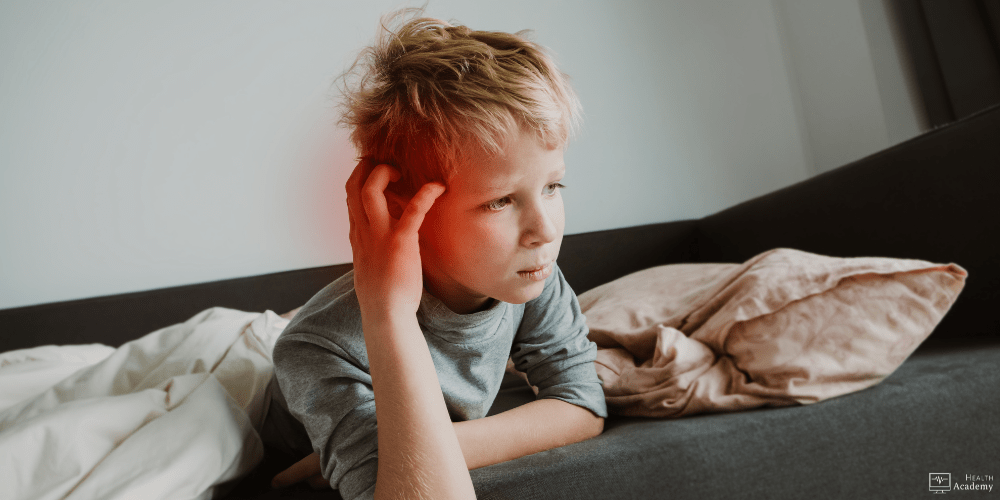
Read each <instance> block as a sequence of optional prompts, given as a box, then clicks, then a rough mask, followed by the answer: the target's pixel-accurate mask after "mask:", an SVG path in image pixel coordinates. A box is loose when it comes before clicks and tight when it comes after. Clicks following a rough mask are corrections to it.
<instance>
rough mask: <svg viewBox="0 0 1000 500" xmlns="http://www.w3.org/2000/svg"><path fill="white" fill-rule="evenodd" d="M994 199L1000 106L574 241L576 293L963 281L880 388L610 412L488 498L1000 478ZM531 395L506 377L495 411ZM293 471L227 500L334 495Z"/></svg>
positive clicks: (570, 251)
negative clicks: (665, 413)
mask: <svg viewBox="0 0 1000 500" xmlns="http://www.w3.org/2000/svg"><path fill="white" fill-rule="evenodd" d="M998 198H1000V107H994V108H991V109H988V110H985V111H983V112H981V113H979V114H976V115H974V116H971V117H969V118H966V119H963V120H961V121H958V122H955V123H952V124H950V125H947V126H945V127H940V128H938V129H936V130H933V131H931V132H928V133H926V134H923V135H921V136H919V137H916V138H914V139H912V140H910V141H907V142H905V143H902V144H899V145H897V146H894V147H892V148H889V149H887V150H885V151H882V152H879V153H876V154H874V155H871V156H869V157H867V158H864V159H862V160H859V161H857V162H854V163H852V164H849V165H846V166H843V167H841V168H839V169H836V170H833V171H831V172H827V173H825V174H822V175H819V176H816V177H813V178H811V179H808V180H806V181H804V182H801V183H798V184H796V185H793V186H790V187H787V188H785V189H781V190H779V191H776V192H773V193H770V194H768V195H765V196H762V197H759V198H756V199H754V200H750V201H747V202H745V203H742V204H739V205H737V206H734V207H732V208H730V209H727V210H724V211H722V212H719V213H716V214H714V215H711V216H708V217H705V218H702V219H699V220H686V221H676V222H668V223H663V224H654V225H648V226H640V227H630V228H622V229H614V230H608V231H598V232H594V233H586V234H577V235H570V236H567V237H566V238H565V241H564V244H563V253H562V255H561V256H560V257H559V264H560V266H561V268H562V270H563V271H564V273H565V275H566V277H567V279H568V280H569V282H570V284H572V285H573V287H574V289H575V290H576V291H577V293H582V292H583V291H586V290H588V289H590V288H593V287H594V286H596V285H599V284H601V283H605V282H607V281H610V280H612V279H615V278H617V277H620V276H623V275H625V274H627V273H630V272H633V271H637V270H639V269H643V268H647V267H651V266H654V265H661V264H669V263H679V262H742V261H745V260H746V259H748V258H750V257H752V256H753V255H756V254H758V253H760V252H762V251H765V250H767V249H771V248H775V247H789V248H797V249H801V250H806V251H810V252H815V253H821V254H826V255H834V256H843V257H851V256H886V257H904V258H917V259H923V260H929V261H933V262H941V263H947V262H955V263H958V264H959V265H961V266H963V267H964V268H965V269H966V270H968V271H969V277H968V280H967V284H966V287H965V290H964V291H963V292H962V295H961V296H960V297H959V299H958V301H957V302H956V303H955V305H954V307H953V308H952V310H951V311H950V312H949V313H948V315H947V316H946V317H945V318H944V320H943V321H942V322H941V323H940V325H939V326H938V327H937V329H936V330H935V331H934V333H933V334H932V335H931V337H930V338H929V339H928V340H927V341H926V342H925V343H924V344H923V345H922V346H921V347H920V348H919V349H918V350H917V352H916V353H915V354H914V355H913V356H912V357H911V358H910V359H909V360H907V361H906V362H905V363H904V364H903V365H902V366H901V367H900V368H899V370H897V371H896V372H895V373H894V374H893V375H892V376H890V377H889V378H888V379H886V380H885V381H883V382H882V383H881V384H879V385H876V386H875V387H872V388H870V389H866V390H864V391H860V392H857V393H854V394H849V395H846V396H842V397H839V398H835V399H832V400H829V401H825V402H822V403H818V404H815V405H810V406H801V407H787V408H771V409H761V410H754V411H745V412H737V413H728V414H713V415H699V416H692V417H687V418H682V419H676V420H659V419H643V418H622V417H611V418H609V419H608V420H607V422H606V426H605V431H604V433H603V434H602V435H601V436H598V437H597V438H594V439H591V440H589V441H585V442H582V443H577V444H574V445H570V446H566V447H563V448H558V449H554V450H550V451H547V452H543V453H538V454H535V455H531V456H527V457H523V458H520V459H517V460H513V461H510V462H506V463H502V464H497V465H494V466H490V467H485V468H482V469H477V470H475V471H472V478H473V481H474V482H475V485H476V489H477V492H478V495H479V498H481V499H516V500H520V499H587V498H594V499H624V498H639V499H642V498H670V499H687V498H761V499H772V498H789V499H791V498H795V499H798V498H815V499H825V498H915V497H918V496H923V495H929V494H931V493H930V492H929V491H928V479H929V478H928V475H929V474H930V473H939V472H948V473H951V477H952V481H953V482H954V483H956V484H957V483H962V482H963V481H964V478H965V476H966V474H975V475H992V476H996V475H998V474H1000V451H998V450H1000V315H998V314H997V311H998V310H1000V308H998V309H993V307H994V305H995V304H997V303H998V302H1000V249H998V244H1000V203H998ZM349 268H350V266H349V265H339V266H330V267H324V268H317V269H307V270H301V271H291V272H286V273H277V274H271V275H265V276H258V277H252V278H242V279H235V280H226V281H220V282H214V283H205V284H197V285H189V286H184V287H176V288H170V289H162V290H154V291H148V292H140V293H132V294H124V295H117V296H111V297H99V298H93V299H85V300H78V301H72V302H63V303H55V304H45V305H40V306H32V307H24V308H17V309H8V310H3V311H0V325H4V326H3V327H2V334H0V351H6V350H10V349H16V348H21V347H29V346H35V345H42V344H72V343H89V342H101V343H105V344H109V345H120V344H121V343H123V342H126V341H128V340H130V339H132V338H136V337H138V336H141V335H143V334H145V333H148V332H150V331H153V330H155V329H157V328H160V327H163V326H166V325H169V324H173V323H177V322H180V321H184V320H185V319H187V318H189V317H190V316H192V315H194V314H195V313H197V312H199V311H201V310H203V309H206V308H208V307H212V306H224V307H231V308H236V309H242V310H248V311H263V310H265V309H271V310H274V311H278V312H284V311H287V310H290V309H292V308H294V307H297V306H299V305H301V304H303V303H304V302H305V301H306V300H307V299H308V298H309V297H310V296H311V295H312V294H313V293H315V292H316V291H318V290H319V289H320V288H322V287H323V286H324V285H326V284H327V283H328V282H330V281H331V280H333V279H334V278H335V277H337V276H339V275H340V274H342V273H343V272H345V271H346V270H348V269H349ZM531 398H532V393H531V391H530V389H529V388H527V386H525V385H524V384H523V383H522V382H520V381H519V380H516V379H508V380H507V381H505V384H504V387H503V389H502V390H501V393H500V395H499V396H498V398H497V402H496V404H495V406H494V409H493V411H494V412H496V411H502V410H504V409H507V408H511V407H513V406H517V405H519V404H523V403H524V402H527V401H530V400H531ZM282 466H283V464H282V463H281V462H280V461H277V460H274V459H273V457H272V459H270V460H268V461H265V463H264V464H262V465H261V466H260V468H259V469H258V470H257V471H255V472H254V473H253V474H252V475H251V476H250V477H248V478H246V479H245V480H243V481H241V482H240V483H239V484H237V485H234V490H232V492H231V493H230V494H229V496H228V497H227V498H337V495H336V493H333V492H331V491H322V492H314V491H311V490H309V489H308V488H307V487H294V488H290V489H286V490H280V491H269V490H268V489H267V482H268V481H269V479H270V477H271V475H272V474H273V473H275V472H277V471H278V470H280V468H281V467H282ZM990 482H992V481H990ZM980 483H982V482H980ZM997 486H998V488H1000V484H998V485H997ZM954 493H963V492H957V491H956V492H954ZM981 493H982V492H977V494H981ZM996 494H997V493H996V492H993V493H989V495H996Z"/></svg>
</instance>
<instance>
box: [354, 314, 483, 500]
mask: <svg viewBox="0 0 1000 500" xmlns="http://www.w3.org/2000/svg"><path fill="white" fill-rule="evenodd" d="M365 323H366V324H365V325H364V328H363V329H364V332H365V342H366V344H367V350H368V358H369V364H370V367H371V375H372V387H373V390H374V393H375V408H376V410H375V411H376V418H377V419H378V426H379V433H378V448H379V461H378V476H377V477H378V479H377V482H376V488H375V496H376V498H408V497H410V496H411V495H412V496H413V497H414V498H417V497H419V498H425V497H431V498H456V497H455V496H454V495H458V496H460V497H462V498H474V497H475V493H474V491H473V489H472V483H471V481H470V479H469V475H468V472H467V465H466V464H465V462H464V460H463V459H462V453H461V449H460V447H459V443H458V440H457V439H456V434H455V431H454V429H453V427H452V426H451V425H450V424H451V419H450V418H449V417H448V412H447V409H446V407H445V404H444V397H443V396H442V394H441V389H440V384H439V383H438V380H437V373H436V371H435V370H434V364H433V361H432V359H431V356H430V351H429V350H428V348H427V344H426V342H425V340H424V337H423V335H422V334H421V332H420V328H419V326H418V325H417V322H416V318H415V317H414V318H412V319H405V320H403V321H399V322H392V321H377V322H376V321H372V322H365Z"/></svg>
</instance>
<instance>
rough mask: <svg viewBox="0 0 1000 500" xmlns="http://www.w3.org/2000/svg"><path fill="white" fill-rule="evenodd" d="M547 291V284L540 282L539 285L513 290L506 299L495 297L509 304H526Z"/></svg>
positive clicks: (533, 284)
mask: <svg viewBox="0 0 1000 500" xmlns="http://www.w3.org/2000/svg"><path fill="white" fill-rule="evenodd" d="M544 289H545V282H544V281H540V282H538V283H532V284H531V285H528V286H524V287H519V288H518V289H517V290H511V291H510V292H508V293H507V294H505V295H506V296H505V297H494V298H496V299H499V300H502V301H504V302H507V303H508V304H524V303H525V302H528V301H530V300H534V299H537V298H538V296H539V295H541V294H542V291H543V290H544Z"/></svg>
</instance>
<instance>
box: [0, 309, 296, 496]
mask: <svg viewBox="0 0 1000 500" xmlns="http://www.w3.org/2000/svg"><path fill="white" fill-rule="evenodd" d="M287 324H288V320H287V319H285V318H281V317H279V316H278V315H277V314H275V313H274V312H272V311H266V312H264V313H250V312H242V311H236V310H232V309H225V308H220V307H215V308H212V309H207V310H205V311H202V312H200V313H198V314H197V315H195V316H194V317H192V318H191V319H189V320H188V321H186V322H184V323H180V324H177V325H173V326H169V327H167V328H163V329H161V330H158V331H156V332H153V333H150V334H148V335H146V336H144V337H142V338H140V339H137V340H134V341H132V342H129V343H127V344H125V345H123V346H121V347H120V348H118V349H112V348H111V347H108V346H102V345H96V344H95V345H85V346H61V347H56V346H44V347H37V348H33V349H23V350H19V351H10V352H7V353H3V354H0V498H3V499H10V500H19V499H38V500H47V499H118V498H121V499H125V498H129V499H135V498H142V499H158V498H163V499H188V498H191V499H208V498H212V495H213V494H214V493H215V492H216V489H217V488H218V486H219V485H220V484H221V483H224V482H225V481H228V480H231V479H234V478H237V477H239V476H241V475H243V474H246V473H247V472H249V471H250V470H251V469H253V467H254V466H256V465H257V463H259V462H260V460H261V458H262V451H263V445H262V443H261V440H260V437H259V435H258V431H259V429H260V427H261V424H262V423H263V418H264V415H265V412H266V411H267V404H268V401H269V395H268V393H267V387H268V383H269V382H270V379H271V373H272V367H271V350H272V347H273V346H274V342H275V340H276V339H277V337H278V335H279V334H280V333H281V331H282V330H283V329H284V327H285V326H286V325H287Z"/></svg>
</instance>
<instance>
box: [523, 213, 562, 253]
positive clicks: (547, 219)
mask: <svg viewBox="0 0 1000 500" xmlns="http://www.w3.org/2000/svg"><path fill="white" fill-rule="evenodd" d="M554 212H556V210H555V207H547V206H546V204H545V203H540V202H539V203H534V204H532V206H531V207H530V208H528V209H527V210H525V211H524V213H523V219H522V230H521V244H522V245H523V246H525V247H528V248H532V247H536V246H540V245H544V244H546V243H551V242H553V241H555V239H556V238H558V237H559V226H558V224H557V223H558V221H557V220H555V219H556V218H557V217H559V216H560V215H561V214H557V213H554Z"/></svg>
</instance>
